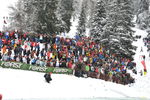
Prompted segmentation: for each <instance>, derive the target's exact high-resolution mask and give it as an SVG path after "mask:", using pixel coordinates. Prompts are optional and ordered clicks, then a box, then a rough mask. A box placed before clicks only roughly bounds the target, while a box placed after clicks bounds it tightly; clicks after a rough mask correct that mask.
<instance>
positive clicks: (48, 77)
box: [44, 72, 52, 83]
mask: <svg viewBox="0 0 150 100" xmlns="http://www.w3.org/2000/svg"><path fill="white" fill-rule="evenodd" d="M51 74H52V72H50V73H46V74H45V75H44V78H45V80H46V82H47V83H50V81H51V80H52V78H51Z"/></svg>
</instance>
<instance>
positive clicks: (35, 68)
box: [0, 61, 73, 74]
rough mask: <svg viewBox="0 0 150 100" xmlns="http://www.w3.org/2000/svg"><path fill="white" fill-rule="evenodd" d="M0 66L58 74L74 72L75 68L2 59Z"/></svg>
mask: <svg viewBox="0 0 150 100" xmlns="http://www.w3.org/2000/svg"><path fill="white" fill-rule="evenodd" d="M0 67H3V68H12V69H21V70H30V71H37V72H44V73H46V72H52V73H58V74H72V73H73V70H72V69H69V68H58V67H46V66H45V67H41V66H34V65H30V64H24V63H19V62H5V61H0Z"/></svg>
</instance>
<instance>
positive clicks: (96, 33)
mask: <svg viewBox="0 0 150 100" xmlns="http://www.w3.org/2000/svg"><path fill="white" fill-rule="evenodd" d="M105 24H106V5H105V3H104V0H98V1H97V4H96V7H95V11H94V16H93V20H92V28H91V32H90V33H91V36H92V38H93V39H94V40H98V41H100V40H101V35H102V34H103V33H104V32H103V31H104V29H103V28H104V26H105Z"/></svg>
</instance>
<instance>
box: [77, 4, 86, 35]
mask: <svg viewBox="0 0 150 100" xmlns="http://www.w3.org/2000/svg"><path fill="white" fill-rule="evenodd" d="M85 6H86V5H85V4H84V3H82V8H81V13H80V16H79V22H78V23H79V24H78V27H77V30H78V34H79V36H85V31H86V12H85V8H86V7H85Z"/></svg>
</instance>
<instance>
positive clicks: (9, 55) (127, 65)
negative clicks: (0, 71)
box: [0, 32, 136, 84]
mask: <svg viewBox="0 0 150 100" xmlns="http://www.w3.org/2000/svg"><path fill="white" fill-rule="evenodd" d="M0 60H1V61H16V62H22V63H26V64H32V65H37V66H41V67H60V68H71V69H73V70H75V75H76V76H78V77H94V78H101V79H104V80H106V81H113V82H116V83H121V84H129V83H133V82H134V79H133V78H132V77H131V76H130V74H129V73H127V70H128V69H129V70H133V69H134V68H135V66H136V64H135V63H134V62H132V61H131V60H130V59H127V58H123V57H117V56H116V55H115V54H110V53H109V51H108V50H106V49H105V47H104V46H102V45H100V44H99V43H96V42H94V41H92V40H91V39H90V38H89V37H79V36H76V37H75V38H74V39H71V38H64V37H60V36H56V35H52V36H51V35H47V34H30V33H21V32H0ZM135 73H136V72H135Z"/></svg>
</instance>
